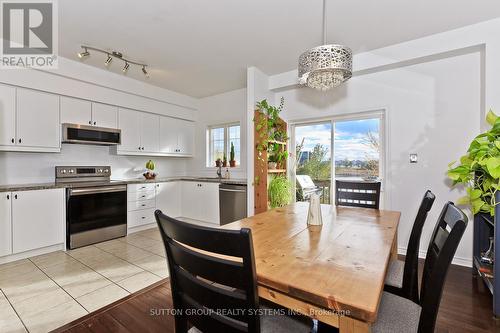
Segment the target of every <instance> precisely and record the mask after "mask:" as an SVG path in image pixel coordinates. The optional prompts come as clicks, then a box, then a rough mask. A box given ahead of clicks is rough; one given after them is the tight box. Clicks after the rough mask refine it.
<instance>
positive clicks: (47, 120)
mask: <svg viewBox="0 0 500 333" xmlns="http://www.w3.org/2000/svg"><path fill="white" fill-rule="evenodd" d="M16 133H17V142H16V144H17V145H18V146H25V147H37V148H60V145H61V125H60V119H59V96H57V95H53V94H49V93H45V92H40V91H36V90H31V89H22V88H18V89H17V132H16Z"/></svg>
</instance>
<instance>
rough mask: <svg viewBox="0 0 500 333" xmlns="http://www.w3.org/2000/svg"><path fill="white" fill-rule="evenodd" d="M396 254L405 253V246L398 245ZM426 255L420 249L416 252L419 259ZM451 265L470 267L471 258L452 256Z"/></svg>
mask: <svg viewBox="0 0 500 333" xmlns="http://www.w3.org/2000/svg"><path fill="white" fill-rule="evenodd" d="M398 254H402V255H405V254H406V248H405V247H398ZM426 255H427V252H425V251H422V250H420V251H419V252H418V257H419V258H421V259H425V256H426ZM451 263H452V264H453V265H458V266H465V267H472V258H462V257H457V256H455V257H453V260H452V261H451Z"/></svg>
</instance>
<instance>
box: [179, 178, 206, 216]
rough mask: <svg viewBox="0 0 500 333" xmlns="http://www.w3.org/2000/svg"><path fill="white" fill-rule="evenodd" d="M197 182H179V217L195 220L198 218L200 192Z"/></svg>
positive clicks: (199, 214)
mask: <svg viewBox="0 0 500 333" xmlns="http://www.w3.org/2000/svg"><path fill="white" fill-rule="evenodd" d="M198 184H200V183H198V182H185V181H183V182H181V216H182V217H187V218H189V219H194V220H197V219H199V218H200V216H201V213H200V209H199V206H200V204H201V203H200V198H201V197H200V196H199V194H200V191H199V186H198Z"/></svg>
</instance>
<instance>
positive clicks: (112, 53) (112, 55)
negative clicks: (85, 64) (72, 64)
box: [77, 45, 149, 77]
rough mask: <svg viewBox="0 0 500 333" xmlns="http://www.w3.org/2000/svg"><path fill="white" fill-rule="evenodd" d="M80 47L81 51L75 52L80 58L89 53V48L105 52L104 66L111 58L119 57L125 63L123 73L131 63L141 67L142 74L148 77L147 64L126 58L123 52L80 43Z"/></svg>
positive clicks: (109, 63)
mask: <svg viewBox="0 0 500 333" xmlns="http://www.w3.org/2000/svg"><path fill="white" fill-rule="evenodd" d="M81 48H82V49H83V52H80V53H78V54H77V55H78V57H79V58H80V59H83V58H85V57H88V56H89V55H90V52H89V50H91V51H95V52H98V53H103V54H106V55H107V56H108V57H107V59H106V61H105V62H104V65H105V66H106V67H108V66H110V65H111V62H112V61H113V59H114V58H116V59H119V60H121V61H123V62H124V63H125V64H124V65H123V68H122V72H123V73H126V72H127V71H128V69H129V68H130V64H132V65H136V66H139V67H142V73H144V75H145V76H146V77H149V72H148V71H147V70H146V67H147V66H148V65H147V64H144V63H141V62H137V61H133V60H130V59H127V58H125V57H123V54H122V53H120V52H116V51H105V50H101V49H98V48H95V47H92V46H87V45H82V46H81Z"/></svg>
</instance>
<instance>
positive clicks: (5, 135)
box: [0, 84, 16, 146]
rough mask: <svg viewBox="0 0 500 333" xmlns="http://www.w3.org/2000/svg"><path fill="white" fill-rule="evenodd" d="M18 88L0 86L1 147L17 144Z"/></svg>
mask: <svg viewBox="0 0 500 333" xmlns="http://www.w3.org/2000/svg"><path fill="white" fill-rule="evenodd" d="M15 140H16V88H14V87H10V86H6V85H3V84H2V85H0V146H13V145H15V144H16V142H15Z"/></svg>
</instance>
